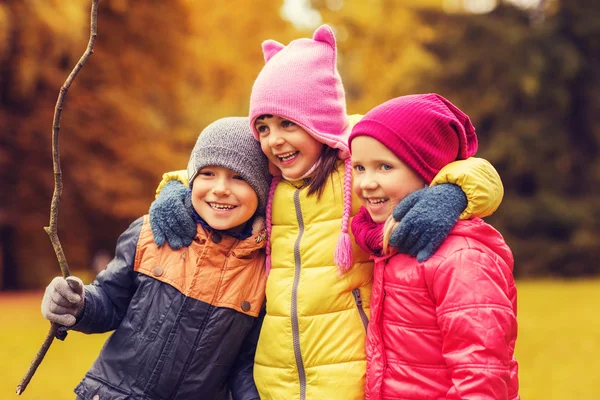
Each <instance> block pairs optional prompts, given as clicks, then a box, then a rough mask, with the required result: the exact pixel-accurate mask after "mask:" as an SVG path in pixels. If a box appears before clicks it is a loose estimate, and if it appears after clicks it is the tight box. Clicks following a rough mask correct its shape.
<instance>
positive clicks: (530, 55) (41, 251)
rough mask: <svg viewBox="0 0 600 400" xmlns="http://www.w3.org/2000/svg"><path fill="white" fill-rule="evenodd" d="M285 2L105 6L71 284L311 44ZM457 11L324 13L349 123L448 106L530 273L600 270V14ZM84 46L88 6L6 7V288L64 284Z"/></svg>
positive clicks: (83, 140)
mask: <svg viewBox="0 0 600 400" xmlns="http://www.w3.org/2000/svg"><path fill="white" fill-rule="evenodd" d="M282 3H283V1H270V0H254V1H250V0H240V1H236V2H230V3H227V4H225V3H223V4H221V3H220V2H214V1H207V0H198V1H192V0H173V1H169V2H158V1H144V2H137V1H129V0H103V1H101V2H100V11H99V21H98V39H97V42H96V45H95V54H94V56H93V57H92V58H91V59H90V60H89V61H88V63H87V64H86V66H85V68H84V69H83V70H82V72H81V73H80V74H79V76H78V78H77V80H76V82H75V84H74V85H73V86H72V87H71V89H70V91H69V94H68V97H67V100H66V103H65V111H64V112H63V118H62V121H61V148H60V151H61V162H62V167H63V179H64V192H63V198H62V201H61V211H60V215H59V224H58V228H59V235H60V237H61V241H62V243H63V247H64V249H65V253H66V256H67V259H68V260H69V264H70V266H71V267H72V268H73V273H77V270H78V269H79V270H80V271H90V269H89V268H90V265H91V261H92V258H93V256H94V254H96V253H97V252H98V251H100V250H108V251H112V249H113V248H114V243H115V241H116V238H117V236H118V234H119V233H120V232H121V231H123V230H124V229H125V228H126V227H127V225H128V224H129V223H130V222H131V221H132V220H133V219H135V218H136V217H138V216H140V215H142V214H144V213H145V212H147V209H148V206H149V204H150V202H151V201H152V199H153V197H154V189H155V187H156V184H157V183H158V181H159V179H160V175H161V174H162V172H164V171H167V170H172V169H180V168H183V167H185V165H186V163H187V158H188V155H189V151H190V149H191V148H192V145H193V142H194V141H195V139H196V136H197V134H198V133H199V132H200V131H201V130H202V128H203V127H204V126H205V125H206V124H207V123H209V122H211V121H213V120H215V119H217V118H220V117H223V116H230V115H245V114H246V113H247V111H248V99H249V93H250V88H251V85H252V82H253V79H254V78H255V76H256V74H257V73H258V71H259V69H260V68H261V66H262V64H263V58H262V53H261V49H260V43H261V42H262V41H263V40H264V39H267V38H275V39H277V40H279V41H280V42H283V43H287V42H289V40H291V39H293V38H295V37H300V36H308V35H309V34H310V31H299V30H297V29H296V28H295V27H294V25H292V24H291V23H290V22H288V21H285V20H283V19H282V18H281V16H280V8H281V5H282ZM443 3H444V1H441V0H438V1H434V0H430V1H418V2H417V1H408V0H404V1H386V0H377V1H363V0H345V1H324V0H323V1H315V0H313V1H312V3H311V4H312V6H313V7H314V8H315V10H317V11H319V12H320V14H321V16H322V19H323V22H325V23H329V24H331V25H332V26H333V27H334V28H335V29H336V32H337V36H338V41H339V48H340V55H339V65H340V70H341V74H342V78H343V80H344V83H345V86H346V91H347V95H348V109H349V112H353V113H356V112H358V113H364V112H366V111H367V110H368V109H369V108H370V107H373V106H375V105H377V104H378V103H380V102H382V101H384V100H387V99H389V98H391V97H394V96H399V95H403V94H409V93H419V92H429V91H436V92H439V93H441V94H443V95H444V96H446V97H448V98H450V99H452V101H453V102H454V103H456V104H458V105H459V106H460V107H461V108H462V109H464V110H465V111H466V112H467V113H468V114H469V115H471V117H472V119H473V122H474V124H475V126H476V127H477V130H478V133H479V136H480V152H479V155H480V156H482V157H486V158H488V159H489V160H490V161H492V163H493V164H494V165H495V166H496V167H497V168H498V170H499V172H500V174H501V176H502V178H503V181H504V184H505V187H506V197H505V200H504V203H503V205H502V206H501V208H500V210H499V211H498V212H497V213H496V215H494V216H493V217H492V218H490V222H492V223H493V224H494V225H496V226H497V227H498V228H499V229H500V230H501V231H502V232H503V233H504V234H505V237H506V239H507V241H508V242H509V244H510V245H511V247H512V248H513V249H514V251H515V259H516V269H517V274H519V275H521V276H524V275H536V276H537V275H546V274H560V275H581V274H589V273H597V272H600V269H599V267H598V266H597V265H598V264H597V262H596V261H595V260H597V259H599V258H600V248H599V247H598V246H597V243H598V242H599V240H600V237H599V236H600V235H599V233H598V232H599V229H598V228H599V227H600V211H598V210H600V197H599V193H600V192H599V190H600V189H598V187H599V185H598V184H599V183H600V164H599V160H598V144H599V143H598V142H599V140H600V131H599V129H600V128H599V127H600V124H599V123H598V122H599V121H598V118H599V117H598V116H600V112H599V111H600V110H598V108H599V107H600V100H599V99H600V96H598V94H600V87H599V86H600V82H599V79H598V74H597V72H596V71H598V70H600V69H599V67H600V65H598V64H599V63H600V61H599V60H598V57H597V55H598V54H600V49H598V48H597V47H598V43H600V41H599V38H600V28H599V27H598V24H597V23H596V21H597V19H598V18H599V17H600V5H597V4H596V2H594V1H586V0H572V1H568V2H567V1H549V2H547V3H548V7H547V9H546V10H545V14H544V16H543V18H542V19H540V18H539V17H536V18H534V17H532V13H531V12H530V11H528V10H522V9H518V8H515V7H513V6H509V5H500V6H499V7H497V8H496V9H495V10H493V11H492V12H490V13H487V14H482V15H475V14H469V13H451V14H449V13H446V12H444V11H443V10H442V5H443ZM88 33H89V2H88V1H85V0H73V1H62V2H61V1H56V0H40V1H23V0H7V1H4V2H2V3H0V194H1V196H0V257H1V260H2V261H0V269H1V270H2V275H1V278H0V288H4V289H15V288H28V287H39V286H41V285H44V284H45V283H46V282H48V281H49V279H50V277H51V276H54V275H57V274H58V273H59V270H58V267H57V263H56V260H55V258H54V256H53V253H52V249H51V246H50V243H49V242H48V238H47V236H46V235H45V233H44V232H43V230H42V227H43V226H45V225H47V223H48V210H49V204H50V198H51V195H52V189H53V177H52V163H51V152H50V139H51V122H52V114H53V111H54V110H53V108H54V104H55V102H56V97H57V95H58V90H59V88H60V86H61V85H62V83H63V82H64V80H65V78H66V76H67V74H68V73H69V71H70V70H71V69H72V67H73V65H74V64H75V63H76V61H77V60H78V58H79V57H80V55H81V53H82V51H83V50H84V49H85V46H86V43H87V39H88Z"/></svg>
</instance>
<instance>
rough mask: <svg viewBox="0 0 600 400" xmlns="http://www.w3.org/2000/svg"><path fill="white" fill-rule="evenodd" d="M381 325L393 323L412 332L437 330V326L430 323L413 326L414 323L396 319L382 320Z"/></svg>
mask: <svg viewBox="0 0 600 400" xmlns="http://www.w3.org/2000/svg"><path fill="white" fill-rule="evenodd" d="M382 325H393V326H397V327H399V328H403V329H407V330H410V331H414V332H439V327H438V326H437V325H436V326H433V325H432V326H430V327H426V326H414V325H409V324H405V323H403V322H396V321H390V320H383V321H382Z"/></svg>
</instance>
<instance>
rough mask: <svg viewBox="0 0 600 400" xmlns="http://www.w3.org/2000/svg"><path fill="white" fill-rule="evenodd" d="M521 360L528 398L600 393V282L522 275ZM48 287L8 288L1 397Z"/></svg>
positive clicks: (64, 371) (30, 351)
mask: <svg viewBox="0 0 600 400" xmlns="http://www.w3.org/2000/svg"><path fill="white" fill-rule="evenodd" d="M517 286H518V289H519V315H518V320H519V339H518V340H517V360H518V361H519V377H520V382H521V389H520V393H521V397H522V398H523V399H524V400H552V399H561V400H562V399H569V400H570V399H576V400H592V399H594V400H596V399H600V379H599V376H600V375H599V371H600V319H599V318H598V316H599V315H600V313H599V312H598V305H597V304H595V300H597V299H598V298H599V294H600V280H590V281H578V282H562V281H541V282H540V281H532V282H527V281H521V282H518V285H517ZM41 298H42V293H41V292H35V293H22V294H1V293H0V327H2V329H1V330H0V399H17V398H19V396H17V395H16V394H15V388H16V386H17V384H18V383H19V382H20V380H21V377H22V376H23V374H24V373H25V371H26V370H27V367H28V366H29V364H30V362H31V360H32V359H33V357H34V356H35V353H36V352H37V350H38V348H39V346H40V345H41V343H42V341H43V340H44V337H45V335H46V332H47V329H48V326H49V325H48V323H47V322H46V321H45V320H44V319H43V318H42V316H41V314H40V311H39V309H40V301H41ZM106 337H107V335H93V336H86V335H82V334H79V333H76V332H72V333H70V334H69V337H68V338H67V340H66V341H65V342H60V341H56V340H55V341H54V343H53V344H52V347H51V348H50V351H49V352H48V354H47V355H46V358H45V360H44V362H43V363H42V365H41V366H40V368H39V369H38V371H37V373H36V375H35V376H34V378H33V380H32V381H31V383H30V385H29V387H28V388H27V390H26V391H25V393H24V394H23V395H21V396H20V397H21V398H23V399H58V400H61V399H73V398H75V395H74V394H73V388H74V387H75V386H76V385H77V383H78V382H79V380H80V379H81V378H82V377H83V375H84V374H85V372H86V371H87V369H88V368H89V367H90V365H91V364H92V362H93V360H94V359H95V358H96V356H97V355H98V352H99V351H100V348H101V347H102V344H103V342H104V340H105V339H106Z"/></svg>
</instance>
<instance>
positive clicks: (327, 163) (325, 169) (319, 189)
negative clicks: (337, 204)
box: [308, 145, 339, 199]
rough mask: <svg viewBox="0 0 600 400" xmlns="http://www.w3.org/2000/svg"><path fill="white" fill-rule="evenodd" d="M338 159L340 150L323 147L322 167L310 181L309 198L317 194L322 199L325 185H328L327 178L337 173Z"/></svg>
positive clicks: (320, 157) (320, 166)
mask: <svg viewBox="0 0 600 400" xmlns="http://www.w3.org/2000/svg"><path fill="white" fill-rule="evenodd" d="M338 159H339V158H338V149H334V148H333V147H329V146H327V145H323V149H322V150H321V155H320V156H319V162H320V163H321V165H319V168H317V170H316V171H315V175H314V176H313V177H312V179H311V180H310V184H309V185H308V196H312V195H313V194H316V195H317V199H320V198H321V195H322V194H323V190H324V189H325V185H326V184H327V178H329V177H330V176H331V174H333V173H334V172H336V171H337V163H338ZM332 180H333V177H332Z"/></svg>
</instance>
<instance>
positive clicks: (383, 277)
mask: <svg viewBox="0 0 600 400" xmlns="http://www.w3.org/2000/svg"><path fill="white" fill-rule="evenodd" d="M349 145H350V147H351V153H352V165H353V168H354V182H353V189H354V191H355V193H356V194H357V195H358V197H359V198H360V199H361V201H362V203H363V207H362V208H361V211H360V213H359V214H358V215H357V216H356V217H355V218H354V220H353V222H352V232H353V234H354V236H355V239H356V242H357V243H358V244H359V245H360V246H361V247H362V248H363V249H364V250H366V251H368V252H370V253H371V254H372V258H373V260H374V261H375V274H374V283H373V293H372V298H371V321H370V323H369V327H368V333H367V345H366V346H367V387H366V394H367V395H366V397H367V398H368V399H395V400H400V399H411V400H415V399H494V400H498V399H511V400H514V399H519V394H518V387H519V384H518V376H517V362H516V360H515V358H514V349H515V341H516V338H517V320H516V312H517V303H516V299H517V291H516V287H515V283H514V279H513V275H512V270H513V256H512V253H511V251H510V249H509V247H508V246H507V245H506V243H505V242H504V239H503V238H502V235H500V233H499V232H498V231H496V230H495V229H494V228H493V227H492V226H490V225H488V224H487V223H485V222H483V220H481V219H479V218H473V219H470V220H461V221H459V222H458V223H457V224H456V226H455V227H454V229H453V230H452V232H451V233H450V235H449V236H448V238H447V239H446V240H445V242H444V243H443V244H442V246H441V247H440V248H439V250H438V251H437V252H436V253H435V254H434V255H433V256H432V257H431V258H429V259H428V260H427V261H425V262H419V261H418V260H417V259H416V258H414V257H410V256H409V255H407V254H400V253H397V252H396V251H395V250H389V249H388V248H387V242H388V241H389V239H390V238H389V236H390V232H393V228H394V225H395V224H396V222H395V220H394V218H393V216H392V212H393V211H394V207H395V206H396V205H397V204H398V203H399V202H400V201H401V200H402V199H403V198H404V197H406V196H407V195H408V196H409V199H407V201H406V202H405V203H407V206H410V203H411V201H410V200H411V199H412V198H414V199H416V198H418V197H419V189H422V188H423V187H426V186H428V184H429V183H430V182H431V180H432V178H433V177H434V176H435V175H436V174H437V173H438V172H440V170H441V169H442V168H443V167H444V166H445V165H447V164H449V163H451V162H452V161H455V160H459V159H466V158H468V157H470V156H472V155H473V154H474V153H475V152H476V150H477V136H476V134H475V129H474V128H473V125H472V124H471V121H470V120H469V117H467V116H466V115H465V114H464V113H463V112H462V111H460V110H459V109H458V108H456V107H455V106H454V105H453V104H452V103H450V102H449V101H448V100H446V99H445V98H443V97H442V96H440V95H437V94H425V95H412V96H403V97H399V98H396V99H393V100H390V101H388V102H386V103H384V104H382V105H380V106H378V107H376V108H374V109H373V110H371V111H370V112H369V113H367V114H366V115H365V116H364V118H363V119H362V120H361V121H359V122H358V123H357V124H356V126H354V128H353V130H352V134H351V135H350V139H349ZM411 192H412V194H411ZM438 201H440V199H438ZM394 213H395V214H401V213H402V210H396V211H394ZM395 216H396V219H400V218H398V217H399V216H398V215H395Z"/></svg>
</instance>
